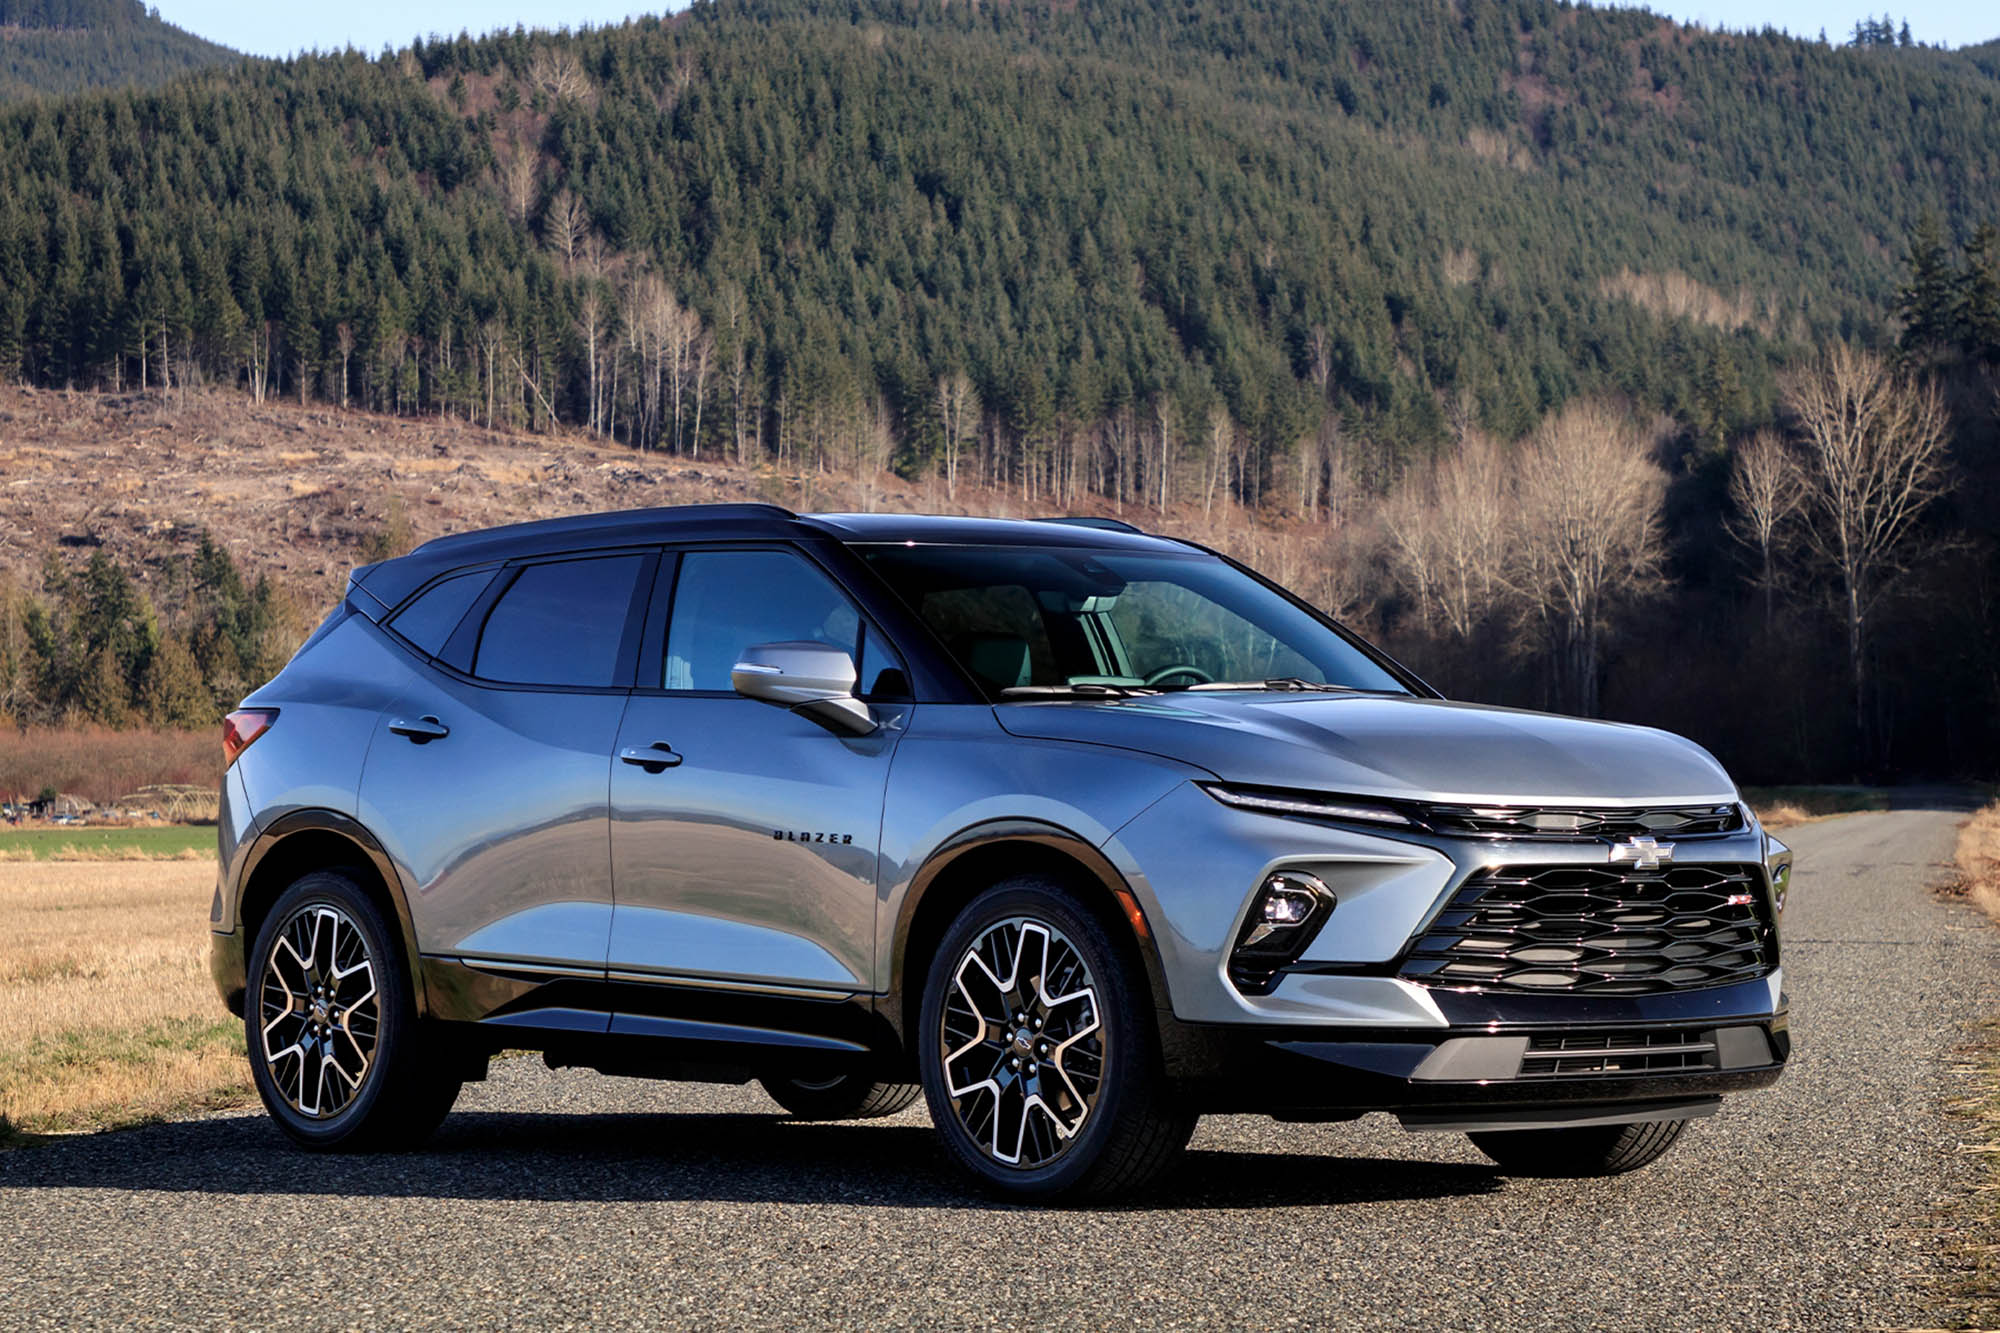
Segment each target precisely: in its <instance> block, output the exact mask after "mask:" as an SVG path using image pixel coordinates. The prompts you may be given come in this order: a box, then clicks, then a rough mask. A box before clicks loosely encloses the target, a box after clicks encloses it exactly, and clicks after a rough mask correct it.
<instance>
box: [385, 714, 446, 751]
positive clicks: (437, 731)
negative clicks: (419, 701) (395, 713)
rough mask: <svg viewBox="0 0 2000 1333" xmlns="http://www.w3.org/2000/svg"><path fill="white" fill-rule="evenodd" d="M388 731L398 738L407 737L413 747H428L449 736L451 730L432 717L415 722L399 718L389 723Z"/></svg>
mask: <svg viewBox="0 0 2000 1333" xmlns="http://www.w3.org/2000/svg"><path fill="white" fill-rule="evenodd" d="M389 730H390V731H392V732H394V733H395V734H396V735H398V736H408V737H409V738H410V742H411V743H412V744H414V745H428V744H430V743H431V742H432V741H441V740H443V739H444V738H445V737H447V736H449V735H451V728H450V727H447V726H446V725H445V724H444V723H442V722H440V721H438V720H437V719H436V718H434V717H429V716H426V717H420V718H418V719H417V720H416V721H415V722H412V721H410V719H408V718H406V717H399V718H396V719H395V720H393V721H391V722H390V723H389Z"/></svg>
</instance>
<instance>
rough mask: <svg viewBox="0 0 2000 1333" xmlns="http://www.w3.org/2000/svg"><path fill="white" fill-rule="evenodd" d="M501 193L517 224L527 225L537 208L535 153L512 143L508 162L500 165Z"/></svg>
mask: <svg viewBox="0 0 2000 1333" xmlns="http://www.w3.org/2000/svg"><path fill="white" fill-rule="evenodd" d="M499 170H500V191H501V194H502V196H503V197H504V198H505V199H506V200H507V211H508V212H509V213H511V214H513V216H514V220H515V221H516V222H522V223H525V222H526V221H527V220H528V214H529V213H531V212H533V211H534V208H535V191H536V180H535V153H534V151H533V150H532V149H528V148H524V147H522V146H521V143H520V141H519V140H514V141H512V144H511V147H510V149H509V152H508V154H507V157H506V160H505V161H504V162H502V163H501V165H500V169H499Z"/></svg>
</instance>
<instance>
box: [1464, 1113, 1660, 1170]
mask: <svg viewBox="0 0 2000 1333" xmlns="http://www.w3.org/2000/svg"><path fill="white" fill-rule="evenodd" d="M1687 1123H1688V1122H1687V1121H1685V1120H1655V1121H1651V1122H1649V1123H1646V1124H1639V1125H1584V1126H1578V1127H1577V1128H1574V1129H1510V1130H1497V1131H1490V1132H1485V1133H1479V1134H1468V1135H1466V1137H1467V1138H1469V1139H1471V1140H1472V1146H1473V1147H1475V1148H1477V1149H1479V1151H1481V1152H1483V1153H1485V1154H1486V1155H1487V1156H1488V1157H1491V1158H1492V1159H1493V1160H1494V1161H1495V1162H1497V1163H1499V1165H1500V1168H1501V1169H1502V1170H1503V1171H1506V1172H1508V1173H1509V1174H1511V1175H1517V1176H1615V1175H1619V1174H1620V1173H1622V1172H1626V1171H1637V1170H1638V1169H1639V1168H1640V1167H1642V1166H1645V1165H1646V1164H1647V1163H1649V1162H1652V1161H1654V1160H1656V1159H1657V1158H1658V1157H1659V1156H1660V1155H1661V1154H1663V1153H1665V1152H1666V1151H1667V1149H1669V1148H1671V1147H1673V1146H1674V1144H1676V1143H1678V1142H1679V1141H1680V1137H1681V1131H1683V1130H1685V1129H1686V1128H1687Z"/></svg>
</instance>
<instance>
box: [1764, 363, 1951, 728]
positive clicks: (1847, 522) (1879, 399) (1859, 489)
mask: <svg viewBox="0 0 2000 1333" xmlns="http://www.w3.org/2000/svg"><path fill="white" fill-rule="evenodd" d="M1785 402H1786V405H1787V406H1789V407H1790V408H1791V410H1792V413H1793V415H1794V416H1796V417H1797V418H1798V423H1799V432H1800V436H1801V439H1802V441H1803V443H1804V453H1803V462H1804V466H1803V469H1802V474H1803V476H1804V479H1805V509H1806V517H1807V521H1806V523H1805V525H1804V534H1805V544H1806V549H1807V550H1808V551H1809V552H1810V553H1811V554H1812V555H1813V556H1814V557H1816V558H1817V559H1818V560H1819V561H1821V562H1822V563H1823V564H1825V565H1826V566H1827V567H1828V568H1829V569H1830V570H1832V571H1833V573H1834V575H1835V576H1836V577H1837V578H1838V579H1839V581H1840V599H1841V600H1840V610H1841V617H1842V619H1843V621H1844V622H1845V625H1846V629H1847V664H1848V673H1849V678H1850V680H1849V683H1850V684H1851V685H1852V687H1853V692H1854V728H1855V735H1856V736H1857V737H1858V738H1859V741H1860V744H1861V751H1862V755H1863V756H1864V758H1870V759H1872V758H1873V757H1874V755H1873V752H1872V751H1873V736H1872V729H1871V728H1870V727H1869V726H1868V710H1867V675H1868V672H1867V650H1868V618H1869V615H1870V613H1871V612H1872V611H1873V610H1874V608H1875V603H1876V601H1877V599H1878V598H1879V597H1880V596H1881V593H1882V590H1883V588H1884V587H1885V586H1887V584H1888V583H1889V582H1890V581H1891V580H1892V579H1893V578H1894V576H1895V575H1896V574H1898V573H1900V572H1901V571H1902V569H1903V567H1904V563H1905V560H1906V558H1907V555H1908V545H1909V540H1910V537H1911V536H1912V535H1913V533H1914V532H1915V529H1916V523H1917V519H1918V517H1919V516H1920V515H1921V514H1922V513H1923V511H1924V509H1925V508H1926V507H1928V506H1929V505H1930V503H1931V502H1932V501H1933V500H1935V499H1937V498H1938V497H1939V496H1941V495H1943V494H1944V493H1945V491H1946V490H1947V489H1948V488H1949V478H1948V476H1947V473H1946V470H1945V449H1946V445H1947V444H1948V442H1949V430H1950V422H1949V419H1948V418H1947V416H1946V413H1945V406H1944V399H1943V396H1942V395H1941V394H1940V393H1939V392H1938V389H1937V386H1936V385H1935V384H1928V383H1918V382H1915V381H1913V380H1910V379H1906V378H1904V377H1902V376H1900V375H1898V374H1896V373H1895V372H1894V371H1892V370H1891V369H1890V368H1889V366H1888V363H1887V362H1885V361H1884V360H1883V359H1882V358H1881V357H1879V356H1877V355H1875V354H1874V353H1872V352H1863V351H1857V350H1856V349H1854V348H1851V347H1848V346H1847V345H1845V344H1839V345H1836V346H1835V347H1834V348H1833V350H1832V351H1831V352H1829V353H1828V354H1827V355H1826V356H1825V357H1824V358H1823V359H1822V360H1821V361H1820V363H1819V365H1818V366H1816V367H1814V368H1813V369H1812V370H1810V371H1807V372H1805V373H1803V374H1799V375H1794V376H1792V377H1791V379H1790V380H1789V381H1788V382H1787V383H1786V385H1785Z"/></svg>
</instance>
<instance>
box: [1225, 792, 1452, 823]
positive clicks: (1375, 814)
mask: <svg viewBox="0 0 2000 1333" xmlns="http://www.w3.org/2000/svg"><path fill="white" fill-rule="evenodd" d="M1201 789H1202V790H1203V791H1205V792H1207V793H1208V794H1209V795H1210V796H1213V797H1214V798H1215V799H1216V800H1218V801H1220V802H1222V803H1223V804H1224V805H1231V806H1235V807H1236V808H1237V809H1238V810H1258V811H1262V812H1263V813H1265V814H1269V815H1304V816H1306V817H1307V818H1310V819H1342V820H1349V821H1353V822H1358V823H1363V824H1394V825H1397V826H1399V827H1401V828H1415V827H1417V822H1416V821H1415V820H1413V819H1411V818H1410V817H1409V816H1407V815H1404V814H1401V813H1399V812H1397V811H1395V810H1392V809H1390V808H1389V807H1388V806H1386V805H1376V804H1373V803H1372V802H1369V801H1362V800H1354V799H1351V798H1348V797H1345V796H1328V795H1324V794H1322V793H1320V792H1313V791H1281V790H1274V789H1272V788H1269V787H1225V786H1223V785H1222V784H1221V783H1219V782H1204V783H1202V784H1201Z"/></svg>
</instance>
